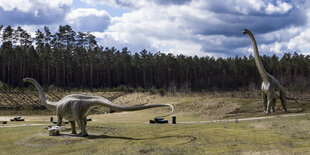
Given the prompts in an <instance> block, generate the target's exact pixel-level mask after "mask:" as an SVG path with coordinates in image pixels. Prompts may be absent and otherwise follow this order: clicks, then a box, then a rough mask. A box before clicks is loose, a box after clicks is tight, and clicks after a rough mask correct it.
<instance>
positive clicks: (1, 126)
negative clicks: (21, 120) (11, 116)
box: [0, 124, 50, 128]
mask: <svg viewBox="0 0 310 155" xmlns="http://www.w3.org/2000/svg"><path fill="white" fill-rule="evenodd" d="M43 125H50V124H14V125H5V124H0V128H13V127H24V126H43Z"/></svg>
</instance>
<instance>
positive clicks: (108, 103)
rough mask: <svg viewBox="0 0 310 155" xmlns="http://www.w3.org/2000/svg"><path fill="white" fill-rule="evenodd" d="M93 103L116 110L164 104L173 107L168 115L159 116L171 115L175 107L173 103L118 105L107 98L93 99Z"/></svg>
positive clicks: (147, 107)
mask: <svg viewBox="0 0 310 155" xmlns="http://www.w3.org/2000/svg"><path fill="white" fill-rule="evenodd" d="M92 103H94V104H95V105H101V106H106V107H109V108H111V109H115V110H120V111H137V110H143V109H150V108H156V107H164V106H169V107H170V108H171V112H170V113H169V114H167V115H164V116H158V117H166V116H169V115H171V114H172V113H173V112H174V107H173V106H172V105H171V104H151V105H137V106H129V107H127V106H120V105H117V104H115V103H113V102H111V101H109V100H107V99H105V98H101V99H98V98H95V99H92Z"/></svg>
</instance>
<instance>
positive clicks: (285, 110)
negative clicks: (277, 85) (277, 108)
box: [280, 91, 287, 112]
mask: <svg viewBox="0 0 310 155" xmlns="http://www.w3.org/2000/svg"><path fill="white" fill-rule="evenodd" d="M280 100H281V103H282V106H283V112H287V108H286V98H285V95H284V92H283V91H280Z"/></svg>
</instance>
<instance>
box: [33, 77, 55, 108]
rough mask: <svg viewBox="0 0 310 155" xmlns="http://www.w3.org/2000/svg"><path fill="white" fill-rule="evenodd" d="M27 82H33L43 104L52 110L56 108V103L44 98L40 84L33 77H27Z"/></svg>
mask: <svg viewBox="0 0 310 155" xmlns="http://www.w3.org/2000/svg"><path fill="white" fill-rule="evenodd" d="M28 82H30V83H31V84H33V85H34V86H35V87H36V88H37V90H38V92H39V97H40V99H41V102H42V103H43V104H45V105H46V106H47V108H49V109H53V110H54V109H55V108H56V104H55V103H54V102H51V101H49V100H47V99H46V97H45V94H44V92H43V89H42V87H41V85H40V84H39V83H38V82H37V81H36V80H34V79H29V81H28Z"/></svg>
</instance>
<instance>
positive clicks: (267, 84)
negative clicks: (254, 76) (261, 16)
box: [243, 29, 302, 114]
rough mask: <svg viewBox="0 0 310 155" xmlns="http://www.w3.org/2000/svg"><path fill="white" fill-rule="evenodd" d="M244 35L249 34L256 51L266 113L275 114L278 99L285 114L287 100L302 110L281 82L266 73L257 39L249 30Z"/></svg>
mask: <svg viewBox="0 0 310 155" xmlns="http://www.w3.org/2000/svg"><path fill="white" fill-rule="evenodd" d="M243 34H248V35H249V36H250V38H251V41H252V45H253V50H254V59H255V63H256V66H257V69H258V72H259V75H260V77H261V78H262V80H263V82H262V86H261V91H262V98H263V103H264V111H265V113H266V114H268V113H270V111H271V112H274V110H275V109H274V108H275V102H276V97H278V98H280V100H281V103H282V106H283V111H284V112H287V108H286V99H288V100H295V101H296V103H297V104H298V106H299V107H300V108H301V109H302V107H301V106H300V104H299V103H298V101H297V100H296V99H295V98H292V97H288V96H286V94H285V92H284V90H283V87H282V86H281V84H280V83H279V81H278V80H277V79H276V78H275V77H274V76H272V75H270V74H269V73H267V72H266V70H265V68H264V66H263V63H262V61H261V59H260V56H259V53H258V49H257V44H256V41H255V38H254V35H253V34H252V32H251V31H249V30H247V29H244V31H243Z"/></svg>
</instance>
